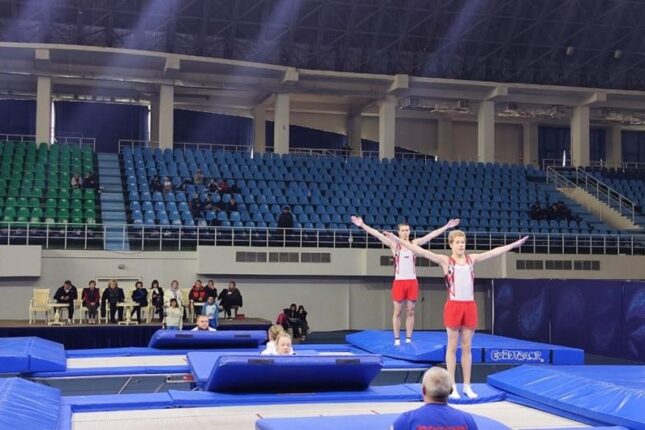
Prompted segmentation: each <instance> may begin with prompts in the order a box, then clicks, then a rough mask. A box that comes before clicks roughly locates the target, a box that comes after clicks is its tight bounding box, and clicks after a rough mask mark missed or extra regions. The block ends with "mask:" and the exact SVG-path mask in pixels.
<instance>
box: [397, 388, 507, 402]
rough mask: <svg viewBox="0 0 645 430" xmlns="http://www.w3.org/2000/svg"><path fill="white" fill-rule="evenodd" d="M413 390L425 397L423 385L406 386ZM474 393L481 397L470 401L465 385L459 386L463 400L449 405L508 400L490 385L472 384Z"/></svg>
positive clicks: (452, 400) (501, 392) (451, 400)
mask: <svg viewBox="0 0 645 430" xmlns="http://www.w3.org/2000/svg"><path fill="white" fill-rule="evenodd" d="M405 385H406V386H407V387H408V388H410V389H411V390H413V391H415V392H417V393H419V395H420V396H421V397H423V393H422V392H421V384H405ZM472 388H473V391H474V392H475V393H477V395H478V396H479V397H477V398H476V399H469V398H468V397H466V396H465V395H464V388H463V384H457V391H459V394H460V395H461V399H450V400H449V401H448V403H450V404H453V405H474V404H477V403H491V402H502V401H504V400H506V393H504V392H503V391H499V390H497V389H495V388H493V387H491V386H490V385H488V384H472Z"/></svg>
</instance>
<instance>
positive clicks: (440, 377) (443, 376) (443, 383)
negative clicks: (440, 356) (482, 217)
mask: <svg viewBox="0 0 645 430" xmlns="http://www.w3.org/2000/svg"><path fill="white" fill-rule="evenodd" d="M453 384H454V380H453V379H452V376H450V373H448V371H447V370H446V369H444V368H443V367H438V366H434V367H431V368H430V369H428V370H426V372H425V373H424V374H423V381H422V382H421V385H422V386H423V388H424V395H425V396H424V397H428V398H430V399H433V400H438V401H447V400H448V396H449V395H450V393H451V391H452V386H453Z"/></svg>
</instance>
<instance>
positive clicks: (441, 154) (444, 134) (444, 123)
mask: <svg viewBox="0 0 645 430" xmlns="http://www.w3.org/2000/svg"><path fill="white" fill-rule="evenodd" d="M452 124H453V122H452V119H450V118H440V119H439V120H438V121H437V157H438V159H439V160H442V161H443V160H453V159H454V155H453V151H452V139H453V135H452Z"/></svg>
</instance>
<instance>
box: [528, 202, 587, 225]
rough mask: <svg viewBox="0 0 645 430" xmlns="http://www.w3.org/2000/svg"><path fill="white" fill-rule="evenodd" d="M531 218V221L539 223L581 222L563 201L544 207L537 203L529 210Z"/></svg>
mask: <svg viewBox="0 0 645 430" xmlns="http://www.w3.org/2000/svg"><path fill="white" fill-rule="evenodd" d="M529 216H530V217H531V219H534V220H538V221H539V220H546V221H559V220H566V221H580V217H578V216H576V215H575V214H574V213H573V212H571V209H569V207H568V206H567V205H565V204H564V203H562V202H561V201H558V202H555V203H552V204H550V205H545V206H544V207H543V206H542V205H541V203H540V202H539V201H535V202H534V203H533V204H532V205H531V207H530V208H529Z"/></svg>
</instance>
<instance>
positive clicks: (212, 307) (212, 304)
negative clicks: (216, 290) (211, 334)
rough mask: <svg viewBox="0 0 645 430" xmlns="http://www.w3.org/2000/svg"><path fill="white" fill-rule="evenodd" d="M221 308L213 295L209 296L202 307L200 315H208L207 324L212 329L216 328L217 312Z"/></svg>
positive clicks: (217, 321)
mask: <svg viewBox="0 0 645 430" xmlns="http://www.w3.org/2000/svg"><path fill="white" fill-rule="evenodd" d="M221 310H222V309H221V308H220V307H219V305H218V304H217V302H216V301H215V297H213V296H209V297H208V300H207V301H206V303H205V304H204V306H203V307H202V315H206V316H207V317H208V326H209V327H211V328H214V329H217V325H218V323H219V313H220V311H221Z"/></svg>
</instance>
